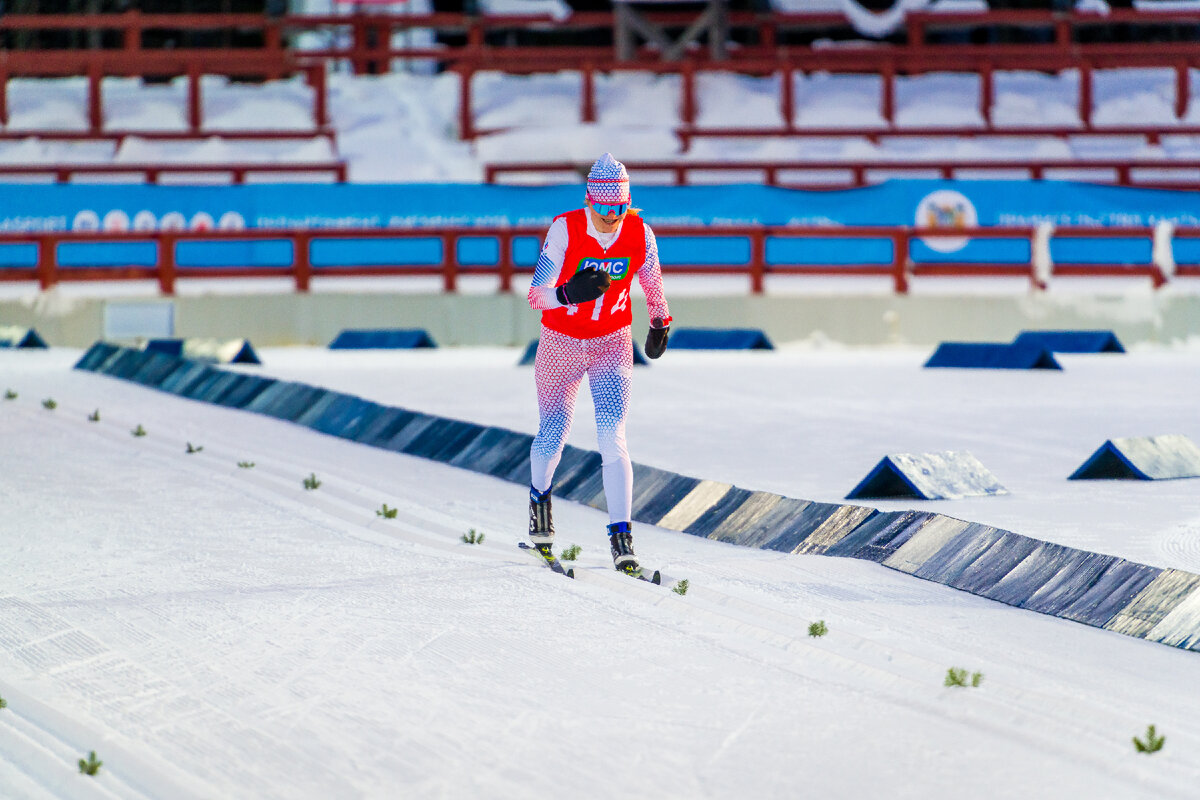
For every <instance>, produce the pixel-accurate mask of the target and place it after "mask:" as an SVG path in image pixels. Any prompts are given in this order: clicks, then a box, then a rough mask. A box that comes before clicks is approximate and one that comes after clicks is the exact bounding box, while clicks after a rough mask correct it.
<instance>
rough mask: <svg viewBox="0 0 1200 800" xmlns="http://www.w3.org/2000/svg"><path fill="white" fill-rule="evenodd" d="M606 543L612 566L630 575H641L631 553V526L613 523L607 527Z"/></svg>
mask: <svg viewBox="0 0 1200 800" xmlns="http://www.w3.org/2000/svg"><path fill="white" fill-rule="evenodd" d="M608 543H609V545H610V546H611V549H612V557H613V566H614V567H616V568H617V569H618V570H620V571H621V572H625V573H628V574H630V575H638V574H640V573H641V571H642V568H641V565H639V564H638V560H637V556H636V555H634V553H633V526H632V525H630V524H629V523H628V522H614V523H612V524H611V525H609V526H608Z"/></svg>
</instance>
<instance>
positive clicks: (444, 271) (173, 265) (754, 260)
mask: <svg viewBox="0 0 1200 800" xmlns="http://www.w3.org/2000/svg"><path fill="white" fill-rule="evenodd" d="M655 232H656V234H657V235H658V238H659V241H660V244H662V245H663V246H662V248H661V249H662V252H663V253H664V254H665V255H666V257H667V262H666V263H664V265H663V271H664V273H666V274H668V275H742V276H745V277H746V278H748V279H749V282H750V287H749V288H750V291H751V292H752V293H755V294H761V293H762V292H763V291H764V288H765V279H766V278H767V277H768V276H771V275H797V276H817V275H822V276H850V275H875V276H881V277H886V278H889V279H890V280H891V282H892V285H893V287H894V289H895V291H896V292H898V293H905V292H907V291H908V289H909V283H910V280H911V279H912V278H913V277H921V276H944V277H963V278H966V277H978V276H989V277H995V276H1001V277H1016V278H1024V279H1027V280H1029V282H1030V285H1031V286H1033V287H1034V288H1043V286H1042V282H1041V281H1042V278H1043V277H1044V275H1042V274H1039V270H1038V268H1036V267H1035V265H1034V264H1033V262H1032V260H1031V261H1030V262H1027V263H1016V262H1013V263H999V264H998V263H978V262H948V261H945V262H943V261H939V262H919V263H918V262H915V261H914V259H913V257H912V245H913V242H914V240H918V239H925V240H930V239H946V238H954V239H959V238H970V239H984V238H986V239H1007V240H1012V241H1020V242H1028V243H1029V244H1030V253H1031V254H1032V253H1033V251H1034V246H1033V242H1034V239H1035V237H1036V236H1037V232H1036V230H1035V229H1034V228H1032V227H984V228H963V229H953V230H947V229H946V228H913V227H907V226H878V227H845V228H842V227H800V226H776V225H766V226H745V225H731V226H720V227H717V226H708V227H703V228H699V227H689V226H668V225H664V226H657V227H656V231H655ZM543 233H544V229H543V228H540V227H539V228H534V227H527V226H526V227H511V228H480V227H470V228H467V227H431V228H367V229H303V230H301V229H288V230H270V229H254V230H245V231H157V232H148V233H139V232H120V233H116V232H86V233H85V232H61V231H60V232H36V233H34V232H31V233H3V234H0V246H6V245H22V244H25V245H29V244H32V245H35V246H36V250H37V255H36V263H35V265H34V266H31V267H0V281H37V282H38V284H39V285H40V286H41V287H42V288H43V289H48V288H50V287H51V286H54V285H55V284H57V283H59V282H61V281H112V280H156V281H158V284H159V287H160V289H161V291H162V293H163V294H166V295H170V294H174V292H175V284H176V281H177V280H179V279H180V278H239V277H285V278H290V279H291V280H293V281H294V283H295V287H296V290H297V291H300V292H306V291H308V290H309V288H310V287H311V284H312V280H313V279H314V278H316V277H329V276H418V275H424V276H430V275H432V276H440V277H441V278H442V285H443V288H444V290H445V291H447V292H454V291H456V290H457V288H458V277H459V276H460V275H491V276H495V277H496V278H497V280H498V282H499V289H500V291H503V292H509V291H512V282H513V277H514V276H515V275H517V274H531V273H532V272H533V267H532V266H531V265H518V264H517V263H516V261H515V258H514V255H513V245H514V241H515V240H516V239H519V238H526V237H530V238H533V239H535V240H539V239H540V237H541V236H542V235H543ZM1153 236H1154V228H1149V227H1110V228H1095V227H1061V228H1057V229H1055V230H1054V232H1053V237H1054V238H1075V239H1126V240H1130V239H1133V240H1136V239H1144V240H1147V241H1152V237H1153ZM481 237H492V238H495V239H497V240H498V243H499V257H498V260H497V263H496V264H495V265H492V266H480V265H477V264H472V265H466V264H462V263H459V262H458V260H457V259H456V256H455V254H456V253H457V252H458V243H459V241H460V240H462V239H472V240H477V239H479V238H481ZM672 237H688V238H692V237H721V238H731V237H744V238H745V239H746V240H748V242H749V258H748V259H747V260H746V262H745V263H743V264H680V263H674V262H671V261H670V257H669V253H670V239H671V238H672ZM1174 237H1175V238H1177V239H1184V238H1186V239H1200V227H1195V228H1177V229H1176V230H1175V231H1174ZM796 238H801V239H835V240H845V239H862V240H868V241H870V240H875V241H884V242H889V243H890V244H891V248H892V258H891V260H890V261H888V262H872V263H861V264H807V263H805V264H797V263H791V264H788V263H768V259H767V245H768V243H769V242H770V241H772V240H786V239H796ZM364 239H439V240H440V242H441V254H442V257H441V260H440V262H439V263H436V264H433V263H427V264H417V265H407V264H372V265H361V264H336V265H315V264H314V263H313V258H312V244H313V242H314V241H355V240H364ZM262 241H284V242H289V243H290V244H291V249H292V256H291V262H290V263H289V264H287V265H286V266H269V267H264V266H244V267H243V266H220V267H214V266H187V265H180V264H179V263H178V261H179V259H178V256H177V252H176V247H177V245H178V244H179V243H180V242H262ZM130 242H145V243H152V244H153V245H154V253H155V257H154V263H153V264H150V265H142V266H119V265H118V266H104V267H89V266H70V267H63V266H60V263H59V262H60V259H59V252H58V248H59V246H60V245H64V244H95V243H109V244H111V243H130ZM1031 258H1032V256H1031ZM1049 276H1052V277H1141V278H1148V279H1149V280H1151V281H1152V282H1153V284H1154V285H1155V286H1156V287H1158V286H1161V285H1163V284H1164V283H1166V282H1167V281H1168V280H1169V279H1170V278H1171V277H1173V276H1169V275H1167V274H1165V273H1164V272H1163V270H1162V269H1161V268H1160V267H1159V266H1157V265H1156V264H1154V263H1151V262H1146V263H1133V264H1130V263H1117V262H1113V263H1091V264H1080V263H1071V264H1056V265H1053V267H1052V268H1051V269H1050V271H1049ZM1174 276H1194V277H1200V264H1179V265H1177V266H1176V268H1175V271H1174Z"/></svg>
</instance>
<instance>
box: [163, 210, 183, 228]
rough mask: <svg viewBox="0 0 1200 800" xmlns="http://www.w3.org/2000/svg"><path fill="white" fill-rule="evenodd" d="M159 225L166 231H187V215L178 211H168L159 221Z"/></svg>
mask: <svg viewBox="0 0 1200 800" xmlns="http://www.w3.org/2000/svg"><path fill="white" fill-rule="evenodd" d="M158 227H159V228H160V229H161V230H164V231H186V230H187V217H185V216H184V215H183V214H181V213H180V212H178V211H168V212H167V213H165V214H163V215H162V219H160V220H159V221H158Z"/></svg>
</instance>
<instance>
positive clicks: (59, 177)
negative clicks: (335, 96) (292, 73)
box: [0, 161, 346, 183]
mask: <svg viewBox="0 0 1200 800" xmlns="http://www.w3.org/2000/svg"><path fill="white" fill-rule="evenodd" d="M310 173H311V174H315V175H320V174H325V175H329V176H332V178H333V180H334V181H336V182H337V183H345V182H346V162H345V161H312V162H286V163H276V162H259V163H256V162H252V161H248V162H236V163H203V164H200V163H192V162H180V163H172V162H167V161H164V162H159V163H154V164H133V163H124V162H111V163H100V164H96V163H87V164H63V163H56V164H0V180H3V179H5V178H7V177H11V176H13V175H21V176H30V175H41V176H46V175H52V176H53V177H54V180H55V181H57V182H58V183H67V182H69V181H70V180H71V178H72V177H74V176H76V175H141V176H142V178H143V180H144V181H145V182H146V183H160V182H161V181H162V178H163V176H164V175H175V176H178V175H209V176H221V175H228V176H229V177H230V182H231V183H245V182H246V176H247V175H251V174H263V175H285V174H286V175H296V174H302V175H308V174H310Z"/></svg>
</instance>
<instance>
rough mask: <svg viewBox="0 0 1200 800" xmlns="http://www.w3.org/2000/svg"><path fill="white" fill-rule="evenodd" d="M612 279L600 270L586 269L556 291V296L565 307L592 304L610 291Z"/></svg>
mask: <svg viewBox="0 0 1200 800" xmlns="http://www.w3.org/2000/svg"><path fill="white" fill-rule="evenodd" d="M611 285H612V278H610V277H608V273H607V272H601V271H600V270H598V269H584V270H580V271H579V272H576V273H575V274H574V275H572V276H571V280H569V281H567V282H566V283H564V284H563V285H562V286H560V287H558V289H556V290H555V292H554V295H555V297H557V298H558V302H560V303H562V304H563V305H564V306H571V305H578V304H580V303H590V302H592V301H593V300H595V299H596V298H597V297H599V296H600V295H602V294H604V293H605V292H606V291H608V287H609V286H611Z"/></svg>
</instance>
